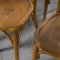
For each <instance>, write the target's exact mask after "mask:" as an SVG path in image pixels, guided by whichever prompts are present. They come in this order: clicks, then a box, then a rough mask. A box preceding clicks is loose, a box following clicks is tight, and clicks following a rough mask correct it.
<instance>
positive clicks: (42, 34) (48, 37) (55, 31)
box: [37, 14, 60, 54]
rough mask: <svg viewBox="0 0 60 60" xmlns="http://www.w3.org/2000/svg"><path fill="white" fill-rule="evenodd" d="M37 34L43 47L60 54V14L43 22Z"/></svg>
mask: <svg viewBox="0 0 60 60" xmlns="http://www.w3.org/2000/svg"><path fill="white" fill-rule="evenodd" d="M37 36H38V41H39V43H40V45H41V46H42V47H44V48H46V49H48V50H50V51H53V52H55V53H58V54H60V15H59V14H58V15H55V16H54V17H52V18H51V19H49V21H46V22H45V23H43V25H42V27H40V28H39V29H38V35H37Z"/></svg>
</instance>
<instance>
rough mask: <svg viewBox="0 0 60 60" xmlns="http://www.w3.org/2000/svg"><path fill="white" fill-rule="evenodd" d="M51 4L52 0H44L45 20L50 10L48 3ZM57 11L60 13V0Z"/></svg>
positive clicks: (59, 0)
mask: <svg viewBox="0 0 60 60" xmlns="http://www.w3.org/2000/svg"><path fill="white" fill-rule="evenodd" d="M49 4H50V0H44V16H43V21H45V20H46V16H47V10H48V5H49ZM56 13H60V0H58V4H57V10H56Z"/></svg>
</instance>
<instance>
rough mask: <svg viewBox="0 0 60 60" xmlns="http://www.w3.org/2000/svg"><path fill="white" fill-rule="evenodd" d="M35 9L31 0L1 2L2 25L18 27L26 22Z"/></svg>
mask: <svg viewBox="0 0 60 60" xmlns="http://www.w3.org/2000/svg"><path fill="white" fill-rule="evenodd" d="M32 11H33V4H32V3H31V1H29V0H20V1H17V2H16V1H14V2H0V27H16V26H19V25H22V24H23V23H25V22H26V20H27V18H28V17H29V15H30V14H31V12H32Z"/></svg>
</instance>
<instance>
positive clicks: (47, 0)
mask: <svg viewBox="0 0 60 60" xmlns="http://www.w3.org/2000/svg"><path fill="white" fill-rule="evenodd" d="M49 4H50V0H44V16H43V21H45V20H46V16H47V10H48V5H49Z"/></svg>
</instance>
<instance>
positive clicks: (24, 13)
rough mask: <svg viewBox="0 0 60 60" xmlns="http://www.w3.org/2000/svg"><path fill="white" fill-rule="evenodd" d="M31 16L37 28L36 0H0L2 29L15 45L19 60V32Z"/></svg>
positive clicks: (0, 25)
mask: <svg viewBox="0 0 60 60" xmlns="http://www.w3.org/2000/svg"><path fill="white" fill-rule="evenodd" d="M30 16H32V19H33V20H32V21H33V24H34V25H35V28H37V27H38V23H37V14H36V0H34V1H33V0H0V30H1V31H2V32H3V33H4V34H5V35H6V36H7V38H9V41H10V42H11V44H12V46H13V47H14V53H15V60H19V40H20V39H19V37H20V36H19V33H20V32H21V30H22V28H23V26H24V25H25V24H26V22H27V21H28V18H29V17H30ZM7 32H11V33H12V35H9V34H8V33H7Z"/></svg>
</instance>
